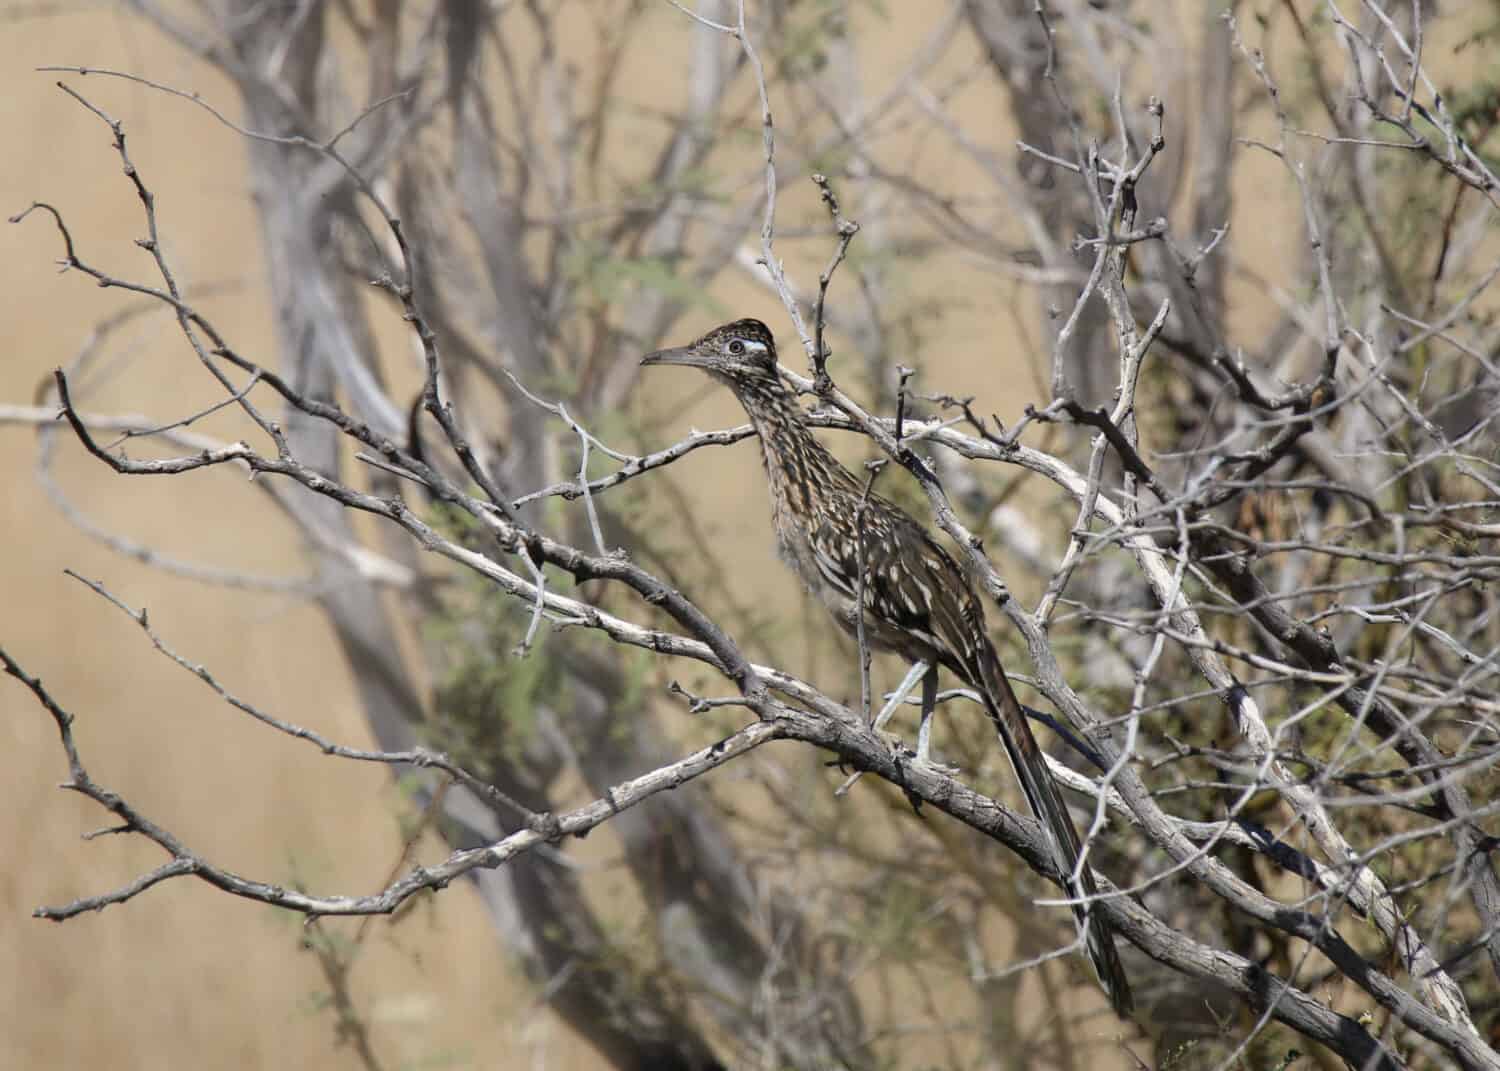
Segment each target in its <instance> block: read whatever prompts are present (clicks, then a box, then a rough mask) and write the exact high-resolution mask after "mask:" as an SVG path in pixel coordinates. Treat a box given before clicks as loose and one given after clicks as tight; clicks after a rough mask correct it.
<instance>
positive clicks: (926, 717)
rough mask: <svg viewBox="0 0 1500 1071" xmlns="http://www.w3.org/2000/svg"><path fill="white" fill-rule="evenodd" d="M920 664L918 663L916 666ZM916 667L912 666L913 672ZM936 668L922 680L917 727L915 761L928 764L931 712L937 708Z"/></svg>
mask: <svg viewBox="0 0 1500 1071" xmlns="http://www.w3.org/2000/svg"><path fill="white" fill-rule="evenodd" d="M921 664H922V663H921V662H918V663H917V666H920V665H921ZM916 668H917V667H916V666H913V667H912V669H913V670H915V669H916ZM937 684H938V681H937V666H931V667H929V668H928V670H927V673H926V675H925V676H923V678H922V723H921V724H920V725H919V726H918V727H917V761H918V762H928V761H930V759H929V754H930V751H929V749H930V746H931V744H932V712H933V710H934V709H935V708H936V707H937V692H938V689H937Z"/></svg>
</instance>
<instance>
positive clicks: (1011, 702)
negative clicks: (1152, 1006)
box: [970, 640, 1133, 1017]
mask: <svg viewBox="0 0 1500 1071" xmlns="http://www.w3.org/2000/svg"><path fill="white" fill-rule="evenodd" d="M972 661H973V662H974V663H975V666H974V668H975V669H976V670H977V671H978V676H979V680H977V681H971V682H970V683H971V684H976V685H980V686H981V687H980V691H981V693H982V694H983V696H984V705H985V709H986V710H987V711H989V715H990V718H991V719H992V720H993V721H994V723H995V728H996V729H997V730H998V731H999V733H1000V739H1001V741H1002V742H1003V743H1004V744H1005V752H1006V755H1007V756H1008V757H1009V758H1010V764H1011V767H1012V769H1014V770H1015V772H1016V780H1017V781H1019V782H1020V783H1021V790H1022V791H1023V792H1025V793H1026V802H1027V803H1028V804H1030V805H1031V811H1032V813H1033V814H1034V815H1036V818H1037V821H1038V822H1040V823H1041V826H1042V832H1043V833H1044V834H1046V837H1047V843H1048V844H1049V845H1050V847H1051V848H1052V858H1053V860H1054V862H1055V863H1056V866H1057V869H1058V870H1059V871H1060V872H1061V874H1062V877H1063V884H1064V887H1065V888H1066V889H1067V893H1068V895H1069V896H1071V897H1085V896H1093V895H1095V894H1096V893H1097V892H1098V891H1099V889H1098V886H1097V885H1095V884H1094V876H1093V874H1091V873H1090V872H1089V869H1088V868H1087V867H1085V868H1084V870H1083V874H1082V880H1081V881H1079V882H1076V883H1075V882H1074V881H1073V880H1072V877H1071V875H1072V873H1073V868H1074V867H1075V866H1077V865H1078V856H1079V854H1080V853H1081V852H1082V850H1083V846H1082V845H1081V844H1080V843H1079V840H1078V831H1077V830H1076V829H1074V828H1073V819H1072V818H1071V817H1070V816H1069V814H1068V809H1067V807H1065V806H1064V805H1063V801H1062V797H1061V796H1060V795H1059V794H1058V791H1057V785H1056V784H1055V783H1054V782H1053V780H1052V775H1051V774H1050V773H1048V772H1047V764H1046V762H1045V761H1044V760H1043V758H1042V752H1041V749H1040V748H1039V747H1038V746H1037V742H1036V738H1035V737H1034V736H1032V735H1031V727H1030V726H1029V725H1027V724H1026V715H1025V713H1023V712H1022V710H1021V703H1020V700H1018V699H1017V698H1016V693H1015V692H1014V691H1012V690H1011V687H1010V681H1008V680H1007V679H1006V677H1005V670H1004V669H1003V668H1002V667H1001V665H1000V659H999V656H997V655H996V654H995V650H994V648H993V647H991V646H990V644H989V642H988V640H986V641H985V642H984V643H983V644H982V645H981V649H980V650H979V651H977V652H975V657H974V658H973V659H972ZM1093 906H1094V905H1092V904H1087V905H1085V904H1075V905H1074V907H1073V914H1074V916H1075V917H1076V918H1077V919H1078V927H1079V930H1080V932H1082V933H1083V935H1084V943H1085V945H1086V946H1087V948H1088V953H1089V960H1090V961H1091V962H1092V963H1093V965H1094V973H1095V974H1097V975H1098V976H1099V984H1100V985H1101V986H1103V987H1104V992H1105V993H1106V994H1108V996H1109V1002H1110V1003H1111V1004H1112V1005H1114V1009H1115V1011H1116V1012H1117V1013H1118V1014H1119V1015H1120V1016H1122V1017H1125V1016H1128V1015H1129V1014H1130V1010H1131V1008H1132V1007H1133V1002H1132V1000H1131V996H1130V983H1129V982H1128V981H1126V978H1125V968H1124V967H1123V966H1122V965H1121V963H1120V956H1119V953H1118V952H1116V951H1115V939H1114V934H1113V933H1112V932H1111V930H1110V928H1109V924H1108V923H1107V922H1105V921H1104V916H1103V914H1102V913H1100V912H1097V911H1093V910H1092V907H1093Z"/></svg>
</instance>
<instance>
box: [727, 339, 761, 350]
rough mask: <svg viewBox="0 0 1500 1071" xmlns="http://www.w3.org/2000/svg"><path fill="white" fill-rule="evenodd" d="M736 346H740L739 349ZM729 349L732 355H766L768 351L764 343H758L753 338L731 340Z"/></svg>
mask: <svg viewBox="0 0 1500 1071" xmlns="http://www.w3.org/2000/svg"><path fill="white" fill-rule="evenodd" d="M736 346H738V347H739V348H738V349H736V348H735V347H736ZM729 348H730V352H732V353H765V352H766V351H767V349H768V347H767V346H766V344H765V343H764V342H760V341H757V340H756V339H753V338H736V339H731V340H730V342H729Z"/></svg>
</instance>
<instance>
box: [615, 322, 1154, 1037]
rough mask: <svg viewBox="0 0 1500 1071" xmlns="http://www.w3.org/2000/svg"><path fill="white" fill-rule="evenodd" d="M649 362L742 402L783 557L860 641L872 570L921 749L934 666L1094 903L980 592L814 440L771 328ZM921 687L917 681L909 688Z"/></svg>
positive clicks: (1122, 987) (1101, 952) (1087, 922)
mask: <svg viewBox="0 0 1500 1071" xmlns="http://www.w3.org/2000/svg"><path fill="white" fill-rule="evenodd" d="M641 364H643V365H648V364H680V365H687V366H689V367H692V368H701V369H703V370H704V371H705V372H707V373H708V374H709V375H711V376H713V377H714V378H715V379H717V380H719V382H721V383H723V384H725V385H726V386H728V387H729V389H730V390H732V391H734V393H735V397H737V398H738V399H739V400H740V404H741V405H743V406H744V407H745V412H746V413H748V414H749V416H750V422H751V423H752V424H753V425H754V426H755V432H756V434H757V435H758V436H759V438H760V445H761V453H762V455H763V456H764V458H765V463H766V476H767V478H768V479H769V480H770V485H771V517H772V521H773V523H774V525H775V528H776V539H777V542H778V543H779V544H780V549H781V554H782V556H783V557H784V558H785V559H786V560H787V562H788V563H789V564H790V565H791V566H792V568H793V569H795V570H796V571H797V575H798V576H800V577H801V578H802V582H803V584H804V585H806V587H807V589H808V591H809V592H810V593H811V594H813V595H815V596H817V597H818V599H820V600H821V601H822V603H823V604H824V605H825V606H826V607H828V609H829V611H830V612H831V613H832V614H833V616H834V618H835V619H836V620H837V621H838V623H839V624H840V625H841V626H843V627H844V628H845V629H846V630H848V631H849V632H850V633H851V634H855V633H856V632H857V630H858V624H857V622H856V619H855V612H856V611H855V606H856V599H857V597H858V596H857V594H856V593H857V592H859V591H860V588H861V581H860V566H861V563H862V564H863V568H864V580H863V584H862V586H863V595H864V604H865V614H864V632H865V639H866V642H867V643H868V644H869V646H870V647H872V648H875V649H879V650H888V651H895V652H897V653H898V654H900V655H902V656H903V657H905V658H907V659H909V660H911V661H912V662H914V663H920V664H922V665H923V666H925V667H928V668H926V670H925V672H923V674H922V675H923V732H922V733H921V737H920V739H921V740H922V741H923V743H924V744H925V740H926V731H925V730H926V724H927V719H928V718H929V717H930V715H931V708H932V705H933V703H934V701H935V698H936V694H937V667H938V666H939V665H942V666H946V667H947V668H948V670H949V671H950V672H952V673H954V674H956V675H957V676H958V677H959V678H960V679H961V680H963V681H964V683H966V684H968V685H969V686H970V687H971V688H973V689H975V690H976V691H978V692H979V694H980V696H982V697H983V700H984V707H985V710H986V711H988V713H989V715H990V719H991V720H992V721H993V722H994V723H995V729H996V730H997V731H998V732H999V734H1000V740H1001V742H1002V743H1004V745H1005V752H1006V754H1007V756H1009V758H1010V763H1011V766H1012V767H1013V768H1014V770H1015V772H1016V778H1017V780H1018V781H1020V783H1021V788H1022V790H1023V791H1024V792H1025V793H1026V800H1027V802H1028V803H1029V804H1030V806H1031V810H1032V813H1034V814H1035V815H1036V817H1037V819H1038V821H1039V822H1040V824H1041V827H1042V832H1043V833H1044V834H1045V835H1046V837H1047V842H1048V844H1049V845H1050V846H1051V849H1052V856H1053V861H1054V864H1055V866H1056V867H1057V870H1058V872H1059V873H1060V874H1061V875H1062V878H1063V884H1064V886H1065V888H1066V889H1067V891H1068V895H1069V896H1072V897H1077V898H1084V897H1091V896H1093V895H1095V894H1096V893H1097V891H1098V889H1097V886H1096V885H1095V884H1094V879H1093V876H1092V875H1091V874H1090V872H1089V870H1088V868H1087V867H1084V868H1083V870H1082V873H1081V875H1080V878H1079V880H1076V881H1075V880H1074V879H1073V876H1072V875H1073V871H1074V868H1075V867H1077V865H1078V857H1079V853H1080V851H1081V846H1080V844H1079V841H1078V833H1077V831H1076V830H1075V829H1074V828H1073V821H1072V819H1071V818H1070V817H1069V816H1068V811H1067V808H1066V807H1065V806H1064V805H1063V802H1062V799H1061V797H1060V796H1059V795H1058V792H1057V788H1056V786H1055V785H1054V784H1053V782H1052V777H1051V775H1050V774H1049V773H1048V772H1047V767H1046V764H1045V762H1044V761H1043V759H1042V753H1041V750H1040V749H1039V748H1038V747H1037V743H1036V739H1035V738H1034V737H1033V736H1032V735H1031V729H1030V728H1029V727H1028V726H1027V724H1026V717H1025V715H1024V714H1023V713H1022V711H1021V704H1020V702H1019V701H1018V700H1017V699H1016V695H1015V692H1013V691H1012V690H1011V687H1010V682H1009V681H1008V680H1007V679H1006V677H1005V670H1004V669H1003V668H1002V667H1001V665H1000V658H999V656H998V655H996V653H995V648H994V646H993V645H992V644H991V643H990V639H989V635H988V633H987V632H986V630H985V623H984V610H983V608H982V607H981V605H980V602H979V599H978V598H977V597H976V596H975V594H974V589H973V588H972V587H971V586H970V584H969V581H968V579H967V577H966V576H965V574H964V572H963V571H962V570H961V569H960V568H959V567H958V564H957V563H956V562H954V560H953V558H952V557H951V556H950V555H949V554H948V552H947V551H945V550H944V549H943V548H942V547H940V546H939V545H938V544H937V543H935V542H933V540H932V537H931V536H929V535H928V534H927V531H926V529H925V528H923V527H922V526H921V525H920V524H918V523H917V522H916V521H914V520H913V519H912V518H911V517H910V516H908V515H907V514H906V513H905V512H904V511H903V510H902V509H901V508H900V507H899V506H897V505H895V503H893V502H890V501H888V500H887V499H885V498H882V497H881V496H879V495H877V494H873V493H869V492H868V489H867V488H864V487H862V486H861V485H860V483H859V481H858V480H857V479H855V477H854V475H853V474H852V473H851V472H850V471H849V470H848V469H846V468H845V467H844V466H843V465H841V464H840V463H839V462H838V460H837V459H836V458H835V457H834V456H833V455H832V454H830V453H829V452H828V450H827V449H825V448H824V446H823V444H822V443H820V442H818V440H817V439H816V438H815V437H814V436H813V434H812V432H811V431H810V430H809V429H808V425H807V422H806V419H805V417H804V415H803V412H802V409H801V407H800V406H799V405H798V404H797V400H796V397H795V395H794V394H793V392H792V391H791V389H790V388H789V387H788V386H787V385H786V384H785V383H784V382H783V381H782V379H781V376H780V374H779V372H778V368H777V363H776V343H775V340H774V339H773V338H772V336H771V332H770V329H769V328H767V327H766V325H765V324H763V323H761V322H760V321H759V320H736V321H734V322H733V323H729V324H725V325H724V326H723V327H718V328H715V329H714V330H712V331H710V332H709V333H708V334H706V335H704V336H703V337H702V338H700V339H698V340H697V341H696V342H694V343H692V344H691V345H688V346H680V347H677V348H675V349H666V350H658V351H656V352H655V353H651V354H648V355H647V356H645V357H644V358H642V360H641ZM861 544H862V545H861ZM912 679H913V678H912V676H908V678H907V680H908V682H909V683H908V684H907V685H906V687H907V688H909V687H910V686H911V685H910V682H911V681H912ZM898 695H900V693H898ZM920 750H921V751H924V752H925V747H924V748H921V749H920ZM923 757H924V758H925V755H924V756H923ZM1092 906H1093V905H1092V904H1091V903H1083V904H1078V905H1075V906H1074V908H1073V912H1074V915H1075V916H1076V917H1077V919H1078V925H1079V928H1080V932H1081V933H1082V934H1083V935H1084V940H1085V943H1086V945H1087V948H1088V953H1089V958H1090V959H1091V960H1092V961H1093V964H1094V970H1095V971H1096V972H1097V973H1098V975H1099V981H1100V983H1101V984H1102V985H1103V987H1104V991H1105V992H1106V993H1107V994H1109V999H1110V1002H1111V1003H1112V1004H1113V1005H1114V1007H1115V1010H1116V1011H1117V1012H1119V1013H1120V1014H1121V1015H1125V1014H1127V1013H1128V1012H1129V1011H1130V1008H1131V998H1130V987H1129V984H1128V983H1127V982H1126V980H1125V972H1124V969H1123V968H1122V967H1121V965H1120V959H1119V956H1118V954H1117V953H1116V952H1115V945H1114V938H1113V936H1112V934H1111V933H1110V930H1109V927H1108V925H1107V924H1106V923H1105V921H1104V919H1103V917H1102V916H1101V915H1100V914H1099V913H1098V912H1095V911H1093V910H1091V908H1092Z"/></svg>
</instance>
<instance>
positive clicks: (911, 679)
mask: <svg viewBox="0 0 1500 1071" xmlns="http://www.w3.org/2000/svg"><path fill="white" fill-rule="evenodd" d="M923 674H926V676H927V677H932V678H933V680H934V682H935V681H936V679H937V667H936V666H929V665H928V664H927V663H926V662H920V661H918V662H913V663H912V664H911V669H909V670H907V671H906V676H905V677H902V678H901V683H900V684H898V685H896V690H895V691H894V692H892V693H891V697H890V699H889V700H887V701H886V704H885V706H883V707H881V708H880V713H879V714H877V715H875V721H874V723H873V724H872V725H871V726H870V727H871V728H872V729H874V730H875V731H876V732H879V731H880V730H881V729H884V728H885V723H886V722H888V721H890V720H891V718H892V716H893V715H895V713H896V709H897V708H898V707H899V706H901V704H902V703H904V702H906V697H907V696H909V695H911V690H912V689H913V688H915V687H916V686H917V678H919V677H921V678H922V679H923V680H924V681H925V680H926V677H924V676H923ZM922 694H923V695H924V696H925V695H926V694H927V692H926V684H925V683H924V684H923V692H922ZM933 695H934V696H936V695H937V692H936V691H934V692H933ZM927 711H928V708H927V707H926V705H925V704H924V706H923V707H922V712H923V714H922V716H923V717H924V718H925V717H926V716H927Z"/></svg>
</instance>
